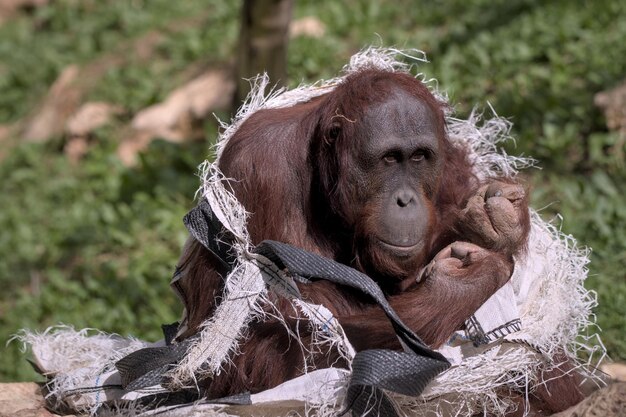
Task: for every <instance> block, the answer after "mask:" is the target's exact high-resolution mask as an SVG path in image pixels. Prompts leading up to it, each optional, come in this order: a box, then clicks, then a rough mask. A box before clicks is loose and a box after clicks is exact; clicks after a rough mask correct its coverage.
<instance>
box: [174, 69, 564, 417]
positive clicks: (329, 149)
mask: <svg viewBox="0 0 626 417" xmlns="http://www.w3.org/2000/svg"><path fill="white" fill-rule="evenodd" d="M396 88H400V89H402V90H403V91H405V92H407V93H409V94H410V95H412V96H413V97H415V98H418V99H419V100H421V101H422V102H423V103H425V104H426V105H427V106H428V107H429V108H430V109H432V110H433V111H434V113H435V115H436V124H437V126H436V129H437V135H438V140H439V141H440V143H441V144H442V145H443V146H442V149H443V152H444V155H443V158H442V161H443V162H442V163H443V166H444V172H445V175H443V176H441V177H440V178H437V181H436V183H435V186H434V187H430V188H425V189H424V190H423V193H424V194H423V196H425V197H426V199H427V201H428V211H429V213H430V214H429V217H430V222H429V229H430V230H429V231H428V236H429V237H430V241H429V242H427V245H426V246H425V248H426V249H425V250H424V251H423V253H421V254H420V256H416V257H415V258H413V259H411V260H410V261H409V262H397V261H395V260H393V259H387V258H385V257H384V256H381V255H380V254H378V253H377V252H376V251H375V250H374V249H373V248H371V247H369V246H368V245H367V236H368V233H369V231H371V230H374V229H372V228H373V227H375V225H374V224H371V223H372V222H373V221H374V220H372V214H373V213H376V210H380V208H377V207H376V204H374V203H372V204H364V205H363V206H358V205H359V204H360V197H359V192H360V191H359V190H357V189H356V188H358V187H356V186H353V185H351V184H349V183H347V181H346V178H345V176H344V174H346V173H348V172H350V170H351V169H352V167H351V165H350V164H351V155H353V154H354V152H355V149H356V148H357V147H359V146H361V143H360V141H359V138H357V137H355V134H354V132H355V129H356V124H357V123H358V122H359V120H361V118H362V116H363V114H364V112H365V110H366V109H367V108H368V107H369V106H371V105H373V104H375V103H379V102H382V101H384V100H385V99H387V98H388V97H389V96H390V95H391V94H392V92H393V91H394V89H396ZM373 91H375V92H376V93H375V94H373V93H372V92H373ZM443 106H444V105H443V104H442V103H440V102H438V101H437V99H436V98H435V97H434V96H433V95H432V94H431V93H430V92H429V91H428V90H427V88H425V87H424V85H423V84H422V83H421V82H419V81H417V80H415V79H414V78H413V77H411V76H410V75H407V74H397V73H389V72H383V71H378V70H365V71H361V72H360V73H358V74H355V75H351V76H350V77H348V79H347V80H346V81H345V82H344V83H342V84H340V85H339V86H337V87H336V88H335V89H334V91H332V92H330V93H328V94H325V95H323V96H321V97H317V98H314V99H312V100H310V101H309V102H306V103H302V104H297V105H294V106H293V107H288V108H283V109H272V110H260V111H258V112H256V113H254V114H253V115H251V116H250V118H249V119H248V120H246V122H245V123H243V124H242V126H241V127H240V128H239V130H238V131H237V132H236V134H235V135H234V136H233V137H232V138H231V139H230V141H229V143H228V144H227V146H226V147H225V149H224V152H223V154H222V156H221V160H220V164H219V166H220V169H221V170H222V171H223V172H224V174H225V176H226V177H228V178H233V179H235V180H236V181H233V182H231V186H232V189H233V192H234V193H235V195H236V196H237V198H238V199H239V200H240V202H241V203H242V204H243V205H244V207H245V208H246V209H247V210H248V211H249V212H251V213H252V215H251V217H250V220H249V223H248V230H249V232H250V235H251V237H252V241H253V243H254V244H258V243H259V242H261V241H262V240H266V239H272V240H278V241H282V242H286V243H290V244H292V245H295V246H298V247H301V248H303V249H306V250H309V251H312V252H315V253H318V254H321V255H323V256H326V257H329V258H332V259H335V260H337V261H339V262H342V263H345V264H347V265H351V266H353V267H355V268H357V269H360V270H362V271H364V272H366V273H368V274H369V275H370V276H371V277H372V278H374V279H375V280H377V281H378V282H379V283H380V284H381V287H382V288H383V289H384V290H385V291H386V293H387V294H388V299H389V301H390V303H391V305H392V306H393V307H394V309H395V310H396V311H397V313H398V314H399V316H400V317H401V318H402V319H403V320H404V321H405V323H406V324H407V325H409V327H411V328H412V329H413V330H414V331H415V332H416V333H417V334H418V335H419V336H420V337H422V338H423V339H424V340H425V342H426V343H428V344H429V345H431V346H433V347H437V346H440V345H441V344H442V343H444V342H445V341H446V340H447V339H448V338H449V337H450V335H451V334H452V333H453V332H454V331H455V330H457V329H459V328H461V327H462V325H463V323H464V321H465V320H466V319H467V318H468V317H469V316H470V315H471V314H472V313H473V312H474V311H475V310H476V309H477V308H478V307H479V306H480V305H481V304H482V303H483V302H484V301H486V299H487V298H489V297H490V296H491V295H492V294H493V293H494V292H495V291H496V290H497V289H498V288H499V287H500V286H501V285H503V284H504V283H505V282H506V281H507V280H508V278H509V277H510V274H511V272H512V258H511V255H512V254H513V253H515V252H517V251H520V250H522V249H523V246H524V244H525V240H526V237H527V234H528V230H529V219H528V213H527V209H526V207H527V206H526V204H527V201H526V200H524V201H520V202H519V204H520V205H521V211H520V212H521V224H520V227H521V228H523V238H524V239H523V241H521V242H516V243H515V245H511V246H509V247H494V248H487V249H485V250H483V251H482V252H480V254H479V256H478V257H477V258H476V259H475V260H473V261H472V262H471V263H465V264H464V265H463V268H459V269H452V270H451V271H452V272H450V271H448V272H447V273H446V274H445V275H437V274H434V275H433V276H431V277H428V278H427V279H425V280H424V281H422V282H420V283H419V284H418V283H416V277H417V276H418V275H419V273H420V271H421V270H422V268H423V267H424V266H425V265H426V264H428V263H429V262H430V261H431V260H432V258H433V257H434V256H435V255H436V254H437V253H439V252H440V251H441V250H442V249H444V248H445V247H446V246H447V245H449V244H450V243H452V242H455V241H458V240H463V236H462V234H461V233H462V232H460V231H459V230H458V228H457V225H456V223H455V222H456V220H457V219H458V218H459V212H460V211H461V210H462V209H463V207H464V206H465V203H466V202H467V200H468V198H469V197H470V196H472V195H473V194H475V193H476V190H477V189H478V188H479V187H480V186H481V185H482V184H480V183H479V181H478V179H477V178H476V177H475V176H474V175H473V174H472V167H471V164H470V163H469V162H468V159H467V157H466V153H465V151H464V150H463V149H461V148H458V147H456V146H454V145H453V144H452V143H450V142H449V141H448V139H447V137H446V132H445V123H444V114H443ZM338 126H340V130H339V133H337V131H338V130H337V127H338ZM499 181H509V182H512V180H510V179H509V180H502V179H499ZM354 206H357V207H356V208H355V207H354ZM180 266H181V267H186V268H187V269H186V270H187V274H188V276H187V278H186V279H185V280H183V282H182V283H181V284H180V289H181V290H182V291H183V293H184V294H185V295H184V298H185V300H186V307H187V310H188V319H189V321H188V325H189V332H188V334H187V335H190V334H193V333H194V332H195V331H196V328H197V327H198V326H199V325H200V323H202V322H203V321H204V320H206V319H207V318H208V317H210V316H211V314H212V313H213V311H214V309H215V306H216V304H217V303H218V302H219V294H221V291H222V288H223V277H224V274H225V273H226V271H223V270H220V269H219V268H218V263H217V262H215V260H213V259H212V258H211V255H210V253H209V252H208V251H207V250H206V249H204V248H203V247H202V246H201V245H200V244H199V243H197V242H195V241H193V242H190V245H189V246H188V247H187V248H186V250H185V253H184V254H183V256H182V258H181V265H180ZM455 271H456V272H455ZM300 290H301V292H302V294H303V296H304V298H305V299H306V300H308V301H312V302H314V303H318V304H323V305H325V306H326V307H328V308H329V309H330V310H331V311H332V312H333V313H334V314H335V315H336V317H338V319H339V320H340V322H341V323H342V325H343V326H344V328H345V330H346V333H347V334H348V337H349V338H350V340H351V342H352V343H353V344H354V346H355V348H356V349H357V350H362V349H366V348H374V347H377V348H391V349H400V346H399V345H398V342H397V338H396V337H395V334H394V332H393V329H392V328H391V326H390V324H389V323H388V321H387V319H386V317H385V316H384V314H383V312H382V311H381V310H380V309H379V308H378V307H377V306H375V305H372V304H371V303H370V301H369V300H367V299H364V298H363V297H362V296H359V295H357V294H354V293H353V292H352V291H350V290H346V289H344V288H340V287H338V286H336V285H334V284H331V283H328V282H315V283H313V284H309V285H301V286H300ZM275 301H276V303H277V305H278V307H279V309H281V310H282V311H283V312H285V313H286V314H285V316H286V317H288V316H293V315H294V312H293V310H292V309H291V308H290V307H288V304H287V303H286V302H285V301H284V300H281V299H279V298H276V300H275ZM289 324H290V325H291V326H292V327H294V328H295V327H296V326H298V324H297V323H296V321H295V320H294V321H293V322H291V323H289ZM299 326H300V328H299V329H298V331H299V333H300V334H301V335H302V336H303V337H304V339H305V344H306V339H307V337H308V332H309V330H308V329H307V326H306V324H302V323H301V324H299ZM315 361H316V363H317V365H319V366H328V365H329V364H332V363H334V362H335V361H337V355H336V352H335V353H332V352H331V353H324V354H320V355H317V356H316V358H315ZM339 364H340V365H341V363H339ZM302 367H303V361H302V353H301V351H300V347H299V345H298V344H297V343H295V342H293V341H290V340H289V337H288V336H287V334H286V332H285V331H284V329H282V328H281V325H279V324H277V323H276V322H271V321H270V322H258V323H253V324H252V325H251V327H250V329H249V338H248V340H247V341H246V342H245V343H244V344H243V345H242V348H241V353H240V354H238V355H236V356H235V357H234V358H233V362H232V364H231V365H228V366H227V368H226V369H225V371H224V372H222V373H221V374H220V375H219V376H217V377H216V378H215V379H214V380H212V381H208V382H207V383H206V387H207V395H208V396H210V397H219V396H224V395H228V394H234V393H238V392H242V391H252V392H256V391H260V390H263V389H266V388H268V387H271V386H274V385H277V384H279V383H281V382H283V381H285V380H287V379H289V378H292V377H294V376H296V375H298V374H299V373H300V372H301V371H302ZM556 408H561V407H560V406H558V407H556ZM556 408H555V409H554V411H556Z"/></svg>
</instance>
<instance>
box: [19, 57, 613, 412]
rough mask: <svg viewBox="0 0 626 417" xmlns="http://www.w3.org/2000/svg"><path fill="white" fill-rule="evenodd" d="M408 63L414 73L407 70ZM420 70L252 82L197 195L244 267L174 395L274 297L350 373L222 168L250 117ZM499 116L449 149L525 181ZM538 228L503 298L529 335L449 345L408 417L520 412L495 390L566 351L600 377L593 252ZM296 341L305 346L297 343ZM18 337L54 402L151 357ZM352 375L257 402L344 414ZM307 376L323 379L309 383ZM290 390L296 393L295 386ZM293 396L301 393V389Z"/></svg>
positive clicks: (286, 388) (69, 336)
mask: <svg viewBox="0 0 626 417" xmlns="http://www.w3.org/2000/svg"><path fill="white" fill-rule="evenodd" d="M399 57H403V58H406V60H407V61H412V63H410V64H409V63H407V62H405V61H403V60H399ZM418 62H427V61H426V59H425V55H424V53H423V52H421V51H417V50H409V51H401V50H397V49H391V48H373V47H371V48H367V49H365V50H363V51H361V52H360V53H358V54H356V55H354V56H353V57H352V58H351V60H350V63H349V64H348V65H347V66H345V67H344V68H343V70H342V75H341V76H340V77H337V78H333V79H331V80H327V81H320V82H318V83H316V84H314V85H301V86H300V87H298V88H296V89H293V90H289V91H287V90H284V89H278V90H272V91H270V92H269V94H265V90H266V88H267V86H268V83H269V80H268V77H267V75H261V76H259V77H257V78H255V79H254V80H252V84H253V88H252V92H251V93H250V95H249V96H248V99H247V100H246V102H245V104H244V105H243V106H242V107H241V109H240V110H239V112H238V113H237V115H236V116H235V118H234V119H233V120H232V121H231V122H230V123H229V124H227V123H222V134H221V135H220V138H219V141H218V143H217V144H216V146H215V157H216V158H215V159H216V161H217V162H214V163H209V162H205V163H204V164H203V165H201V167H200V170H201V178H202V186H201V188H200V190H199V193H200V194H201V196H202V197H204V198H206V199H207V201H208V202H209V204H210V205H211V208H212V210H213V212H214V213H215V215H216V216H217V217H218V218H219V220H220V221H221V222H222V224H223V225H224V226H225V227H226V228H227V229H228V230H229V231H230V232H231V233H232V234H233V236H234V237H235V243H234V244H233V247H232V250H233V253H234V254H235V255H236V262H235V267H234V269H233V271H232V272H231V273H230V274H229V275H228V277H227V278H226V286H225V287H226V288H225V291H224V295H223V301H222V302H221V303H220V304H219V306H218V307H217V309H216V312H215V314H214V315H213V316H212V317H211V318H209V319H207V321H205V322H204V323H203V324H202V326H201V331H200V338H199V340H198V341H196V342H195V343H194V344H193V345H192V346H191V348H190V350H189V351H188V354H187V355H186V357H185V358H184V359H183V360H182V361H181V362H180V363H179V364H178V365H177V366H176V367H175V368H174V369H172V370H171V371H170V372H169V374H168V377H169V378H170V381H171V382H170V383H169V384H168V388H181V387H189V386H192V387H193V386H195V384H196V381H197V379H199V378H203V377H207V376H211V375H215V374H218V373H219V372H220V370H221V368H222V367H223V366H224V364H225V363H227V361H229V360H230V357H231V355H232V354H233V353H234V352H236V351H237V346H238V343H239V341H240V340H241V339H242V337H243V335H245V332H246V328H247V325H248V324H249V323H250V322H251V320H253V319H255V318H259V319H263V317H264V316H268V315H269V316H271V317H273V318H277V316H278V319H280V317H279V315H277V314H276V313H277V311H276V310H271V300H270V299H271V297H269V295H268V294H269V293H268V291H271V292H273V293H276V294H279V295H280V296H282V297H286V298H288V299H291V300H292V301H293V302H292V304H293V307H294V311H300V312H301V313H302V315H303V316H304V317H306V318H308V319H309V324H310V326H311V327H312V328H313V329H314V332H313V341H314V345H315V348H316V349H330V348H334V349H337V350H338V351H339V352H340V354H341V355H342V356H343V357H344V358H345V359H346V360H347V361H348V362H349V361H350V360H351V359H352V358H353V357H354V349H353V348H352V346H351V345H350V343H349V342H348V340H347V338H346V336H345V333H344V332H343V329H342V328H341V326H340V325H339V323H338V321H337V320H336V319H335V318H334V317H332V314H331V313H330V311H329V310H328V309H327V308H326V307H324V306H318V305H313V304H309V303H306V302H304V301H302V300H300V299H299V291H298V289H297V286H296V285H295V283H294V281H293V278H292V277H290V276H288V275H287V274H286V273H285V272H284V271H281V270H279V269H278V268H276V266H275V265H273V264H272V263H271V262H270V261H269V260H268V259H266V258H264V257H262V256H260V255H258V254H254V253H253V252H252V250H253V246H252V244H251V243H250V238H249V235H248V232H247V229H246V219H247V213H246V212H245V209H244V208H243V207H242V205H241V204H240V203H239V202H238V201H237V199H236V198H235V196H234V195H232V193H230V192H229V191H228V187H227V183H228V179H226V178H224V177H223V176H222V174H221V173H220V171H219V169H218V168H217V166H218V161H219V157H220V155H221V153H222V150H223V149H224V147H225V145H226V144H227V142H228V140H229V139H230V138H231V137H232V135H233V134H234V133H235V132H236V131H237V129H238V128H239V127H240V126H241V124H242V123H243V122H244V121H245V120H246V119H247V118H248V117H249V116H250V115H251V114H253V113H254V112H256V111H258V110H260V109H268V108H280V107H288V106H292V105H294V104H297V103H300V102H304V101H308V100H310V99H312V98H313V97H316V96H319V95H322V94H326V93H328V92H330V91H332V90H333V89H334V88H335V86H336V85H338V84H340V83H342V82H343V80H344V79H345V77H346V76H348V75H350V74H352V73H354V72H356V71H359V70H361V69H364V68H379V69H383V70H387V71H393V72H405V73H408V72H410V71H412V69H413V67H414V65H415V64H416V63H418ZM416 77H418V79H420V80H422V82H424V83H425V84H426V85H427V86H429V88H430V89H431V91H432V92H433V94H435V95H436V96H437V97H438V98H439V99H441V100H447V99H446V96H445V95H444V94H442V93H440V92H439V91H438V90H437V87H436V81H433V80H425V79H424V77H423V75H421V74H418V75H417V76H416ZM492 112H493V109H492ZM493 113H494V116H493V117H491V118H489V119H487V120H483V115H482V114H481V113H479V112H478V111H474V112H472V114H471V115H470V117H469V118H468V119H467V120H463V119H458V118H455V117H453V116H452V115H451V114H446V123H447V131H448V135H449V138H450V140H451V141H452V142H453V143H455V144H457V145H459V146H464V147H466V148H467V149H469V156H470V160H471V162H472V163H473V165H474V169H475V173H476V175H477V176H478V177H479V178H480V179H487V178H497V177H501V176H511V177H512V176H515V175H516V174H517V172H518V170H520V169H522V168H526V167H528V166H532V164H533V163H534V161H533V160H532V159H530V158H522V157H515V156H510V155H507V154H506V153H505V152H504V151H503V150H501V149H499V148H498V144H499V143H501V142H502V141H505V140H510V129H511V124H510V122H509V121H507V120H505V119H502V118H500V117H497V115H495V112H493ZM531 224H532V226H531V231H530V238H529V245H528V252H527V255H526V256H525V257H524V258H520V259H516V266H515V271H514V273H513V276H512V278H511V281H510V286H511V288H512V289H511V288H509V289H507V292H506V294H508V295H507V296H506V297H509V298H512V299H511V300H510V302H511V303H512V304H514V305H515V312H516V313H517V312H519V318H520V319H521V330H519V331H514V332H513V333H511V334H509V335H507V336H506V337H504V338H502V339H500V340H498V341H497V342H495V343H491V344H489V345H485V346H480V347H473V345H472V343H471V341H469V340H467V339H463V337H462V335H459V337H457V338H453V339H451V342H450V343H449V344H448V346H445V347H444V348H442V349H441V352H442V353H443V354H444V355H446V356H448V357H449V358H451V362H452V363H453V366H452V367H451V368H450V369H449V370H447V371H446V372H444V373H442V374H441V375H439V376H438V377H437V378H436V379H435V380H434V381H433V382H432V383H431V384H430V385H429V386H428V387H427V389H426V390H425V392H424V393H423V394H422V395H421V397H420V398H407V397H403V396H399V395H394V398H395V399H396V400H397V402H398V404H399V407H400V411H401V412H402V413H405V414H407V415H408V414H411V413H414V412H416V411H419V412H424V413H425V412H428V413H433V415H436V416H442V417H443V416H450V415H469V414H473V413H495V414H503V413H504V412H505V411H507V410H511V407H513V406H514V405H513V404H511V403H510V402H508V401H507V400H505V399H502V398H499V397H498V395H497V391H498V390H499V389H500V388H502V387H508V388H518V389H521V390H522V391H523V392H526V393H527V395H528V393H530V392H532V390H533V389H535V387H536V386H537V385H538V384H541V383H542V381H540V380H539V379H538V378H539V376H538V375H537V372H535V370H536V369H537V367H539V366H543V365H544V364H545V363H546V361H549V360H550V358H551V357H552V355H553V354H554V353H556V352H565V353H566V354H567V356H568V357H570V358H571V359H573V360H574V361H576V363H578V364H579V371H580V372H583V374H585V375H588V377H589V378H590V379H593V378H595V377H594V376H593V375H592V374H591V373H586V372H587V369H591V367H592V366H591V365H592V364H597V363H599V361H601V360H602V358H603V357H604V355H605V350H604V347H603V345H602V342H601V341H600V338H599V336H598V335H597V334H595V332H594V330H593V325H594V322H593V317H594V316H593V315H592V314H591V311H592V308H593V307H594V306H595V305H596V298H595V293H593V292H591V291H588V290H586V289H585V288H584V286H583V282H584V280H585V279H586V277H587V267H586V265H587V263H588V261H589V258H588V255H589V251H588V250H587V249H584V248H579V247H578V246H577V243H576V240H575V239H574V238H573V237H572V236H566V235H564V234H563V233H561V232H560V230H558V228H557V226H555V225H554V224H552V223H547V222H545V221H544V220H542V219H541V218H540V216H539V215H538V214H537V213H536V212H535V211H533V210H531ZM183 279H184V278H183ZM504 301H506V300H504ZM488 303H489V301H488ZM503 304H506V303H505V302H503V301H502V300H499V301H498V305H503ZM268 311H269V312H268ZM272 311H273V312H272ZM292 336H294V337H296V338H297V335H292ZM17 338H18V339H19V340H21V341H22V342H23V343H24V344H25V345H29V346H31V347H32V350H33V354H34V356H35V360H36V361H37V363H38V364H39V366H40V367H41V368H42V369H44V370H45V371H46V373H47V374H49V375H50V376H54V378H53V379H52V381H53V384H52V391H53V394H55V395H56V396H57V397H58V396H60V397H63V395H62V394H64V393H67V392H70V391H71V390H73V389H75V388H80V387H85V386H93V382H94V378H95V377H96V376H99V375H102V374H104V373H106V372H110V371H112V370H113V363H114V362H115V361H116V360H118V359H120V358H121V357H123V356H125V355H126V354H128V353H130V352H132V351H134V350H137V349H140V348H142V347H145V346H147V344H145V343H143V342H139V341H136V340H124V341H121V339H120V338H119V337H118V336H115V335H104V334H100V333H98V334H96V335H93V336H87V332H86V331H85V330H83V331H80V332H76V331H74V330H73V329H71V328H67V327H63V328H55V329H48V330H46V331H45V332H44V333H41V334H39V333H34V332H30V331H24V332H22V333H21V334H20V335H18V336H17ZM453 340H454V342H452V341H453ZM311 351H312V349H311V347H310V346H307V347H304V346H303V352H305V354H306V352H309V353H311ZM583 357H584V358H587V359H586V360H585V361H582V360H581V359H580V358H583ZM453 359H454V360H453ZM305 363H306V360H305ZM553 365H554V366H556V365H558V364H553ZM346 373H348V374H349V371H345V370H342V371H341V372H339V371H338V370H333V368H331V369H329V370H313V369H309V368H307V369H305V375H304V378H305V379H299V378H297V380H298V381H297V382H293V381H288V382H286V383H285V384H282V385H281V386H280V388H279V387H277V388H275V389H274V390H275V391H272V390H270V391H268V393H266V395H264V396H263V395H261V396H258V397H257V401H258V402H261V401H266V400H267V399H268V398H269V399H272V398H282V395H283V393H284V392H290V391H292V390H294V389H295V388H294V387H297V386H299V387H302V386H303V385H302V381H309V382H307V383H306V384H308V385H306V386H310V389H309V391H308V392H307V395H306V396H305V397H302V398H300V397H299V398H298V399H299V400H301V401H304V402H305V403H306V409H307V414H317V415H323V416H326V415H333V414H334V413H336V412H337V411H339V410H340V409H341V406H342V402H341V399H342V398H343V397H342V394H340V392H341V390H340V389H339V388H341V387H345V384H346V383H347V377H346V375H347V374H346ZM309 375H314V376H315V378H313V376H311V377H309V379H306V378H307V376H309ZM300 378H303V377H300ZM294 381H295V380H294ZM312 381H313V382H312ZM315 381H318V382H319V383H317V382H315ZM290 382H293V384H294V385H291V386H290V385H289V383H290ZM90 384H91V385H90ZM298 384H300V385H298ZM316 384H317V385H316ZM96 385H97V383H96ZM329 387H331V389H330V391H329ZM293 392H303V391H298V389H295V391H293ZM329 392H330V393H331V394H330V395H329V394H328V393H329ZM59 394H61V395H59ZM79 405H80V407H78V406H77V410H78V411H88V412H91V413H94V412H95V411H96V410H97V409H98V407H99V405H100V403H99V402H98V400H97V399H96V400H94V398H93V396H92V397H89V398H85V399H84V401H83V402H82V403H80V404H79ZM190 407H193V409H192V408H188V409H187V412H191V411H193V410H198V409H199V408H198V405H190ZM203 409H204V408H203ZM187 415H195V414H193V413H191V414H187ZM216 415H217V412H216Z"/></svg>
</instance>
